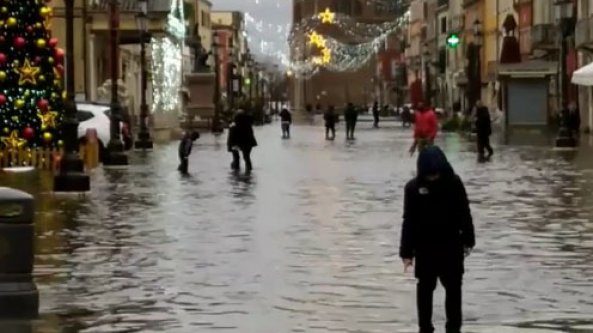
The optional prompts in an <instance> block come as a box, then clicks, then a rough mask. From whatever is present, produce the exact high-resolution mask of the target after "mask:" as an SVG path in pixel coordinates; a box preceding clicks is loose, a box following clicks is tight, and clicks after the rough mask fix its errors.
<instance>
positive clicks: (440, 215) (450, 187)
mask: <svg viewBox="0 0 593 333" xmlns="http://www.w3.org/2000/svg"><path fill="white" fill-rule="evenodd" d="M416 109H417V111H416V114H415V128H414V142H413V144H412V146H411V147H410V153H411V154H414V153H415V152H419V153H418V159H417V163H416V167H417V174H416V176H415V177H413V179H411V180H410V181H409V182H408V183H407V184H406V186H405V189H404V203H403V212H404V213H403V222H402V226H401V240H400V249H399V256H400V257H401V259H402V262H403V266H404V272H407V271H408V269H410V268H411V267H414V276H415V277H416V279H417V286H416V293H417V311H418V325H419V329H420V333H433V332H434V326H433V323H432V313H433V293H434V290H435V288H436V285H437V281H440V282H441V284H442V285H443V287H444V288H445V298H446V300H445V310H446V315H447V323H446V332H447V333H461V327H462V318H463V317H462V280H463V274H464V271H465V270H464V261H465V258H466V257H467V256H468V255H469V254H470V253H471V252H472V249H473V248H474V246H475V243H476V242H475V234H474V226H473V221H472V215H471V210H470V205H469V200H468V197H467V193H466V190H465V187H464V184H463V181H462V180H461V178H460V177H459V176H458V175H457V174H456V173H455V171H454V169H453V167H452V165H451V164H450V163H449V161H448V160H447V157H446V155H445V153H444V152H443V151H442V150H441V149H440V148H439V147H438V146H436V145H435V144H434V141H435V138H436V135H437V132H438V120H437V116H436V114H435V112H434V110H432V109H431V108H430V107H425V106H423V105H418V106H417V107H416ZM280 118H281V127H282V137H283V138H285V139H287V138H290V126H291V124H292V115H291V114H290V112H289V111H288V110H287V109H284V110H282V111H281V112H280ZM344 118H345V121H346V136H347V139H349V140H353V139H354V131H355V128H356V121H357V118H358V112H357V110H356V109H355V108H354V106H353V105H352V104H348V105H347V107H346V109H345V112H344ZM324 120H325V128H326V139H327V140H333V139H334V138H335V125H336V123H337V121H338V117H337V115H336V113H335V109H334V107H333V106H330V107H329V108H328V109H327V111H326V112H325V114H324ZM374 125H375V126H378V122H375V124H374ZM475 125H476V126H475V127H476V131H477V136H478V150H479V154H480V156H483V154H484V153H485V152H487V153H488V155H486V156H487V157H489V156H491V155H492V148H491V147H490V143H489V136H490V134H491V132H492V129H491V124H490V116H489V114H488V109H486V108H485V107H484V106H483V105H482V104H481V103H478V104H477V105H476V109H475ZM198 138H199V134H198V133H196V132H193V133H186V135H185V136H184V137H183V139H182V140H181V142H180V145H179V157H180V166H179V171H181V172H183V173H187V168H188V157H189V155H190V154H191V147H192V144H193V142H194V141H195V140H197V139H198ZM256 146H257V141H256V139H255V135H254V131H253V118H252V117H251V116H250V115H249V114H247V113H246V112H244V111H242V110H240V111H238V112H237V113H236V115H235V116H234V118H233V121H232V123H231V124H230V127H229V132H228V138H227V148H228V151H229V152H230V153H231V154H232V163H231V168H232V169H233V170H239V169H240V160H241V156H242V157H243V160H244V162H245V169H246V170H247V171H250V170H251V169H252V168H253V165H252V162H251V151H252V149H253V148H254V147H256Z"/></svg>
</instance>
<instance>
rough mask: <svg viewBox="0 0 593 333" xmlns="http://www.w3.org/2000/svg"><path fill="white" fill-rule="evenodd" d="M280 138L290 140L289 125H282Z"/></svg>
mask: <svg viewBox="0 0 593 333" xmlns="http://www.w3.org/2000/svg"><path fill="white" fill-rule="evenodd" d="M282 137H283V138H290V124H289V123H282Z"/></svg>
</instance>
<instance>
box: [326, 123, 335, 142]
mask: <svg viewBox="0 0 593 333" xmlns="http://www.w3.org/2000/svg"><path fill="white" fill-rule="evenodd" d="M330 134H331V136H330ZM325 138H326V139H328V140H333V139H335V138H336V126H335V125H326V126H325Z"/></svg>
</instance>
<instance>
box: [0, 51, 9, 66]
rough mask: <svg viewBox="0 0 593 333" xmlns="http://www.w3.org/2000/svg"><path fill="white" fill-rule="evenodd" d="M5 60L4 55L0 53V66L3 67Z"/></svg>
mask: <svg viewBox="0 0 593 333" xmlns="http://www.w3.org/2000/svg"><path fill="white" fill-rule="evenodd" d="M6 60H8V59H7V58H6V54H4V53H0V65H4V64H5V63H6Z"/></svg>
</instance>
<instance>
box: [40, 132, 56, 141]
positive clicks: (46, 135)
mask: <svg viewBox="0 0 593 333" xmlns="http://www.w3.org/2000/svg"><path fill="white" fill-rule="evenodd" d="M53 137H54V136H53V135H52V134H51V133H50V132H45V133H43V140H44V141H45V142H51V139H53Z"/></svg>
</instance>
